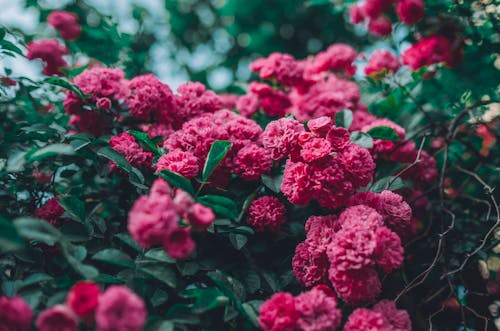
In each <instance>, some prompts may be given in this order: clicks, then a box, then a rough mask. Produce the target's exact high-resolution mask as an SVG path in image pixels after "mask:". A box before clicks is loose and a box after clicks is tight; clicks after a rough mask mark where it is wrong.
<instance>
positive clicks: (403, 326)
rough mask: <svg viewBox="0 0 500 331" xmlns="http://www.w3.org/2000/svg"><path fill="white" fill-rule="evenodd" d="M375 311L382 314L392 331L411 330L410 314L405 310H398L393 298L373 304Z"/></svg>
mask: <svg viewBox="0 0 500 331" xmlns="http://www.w3.org/2000/svg"><path fill="white" fill-rule="evenodd" d="M373 311H375V312H378V313H380V314H382V315H383V316H384V317H385V319H386V320H387V322H389V324H390V325H391V327H392V329H391V330H392V331H411V320H410V316H409V315H408V313H407V312H406V311H405V310H398V309H397V308H396V304H395V303H394V301H391V300H382V301H380V302H378V303H377V304H376V305H374V306H373Z"/></svg>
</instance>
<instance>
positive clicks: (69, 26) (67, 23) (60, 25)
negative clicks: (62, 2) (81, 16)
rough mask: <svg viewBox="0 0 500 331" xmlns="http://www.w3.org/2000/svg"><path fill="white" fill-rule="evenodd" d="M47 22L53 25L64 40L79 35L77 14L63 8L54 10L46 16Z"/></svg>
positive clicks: (75, 37) (79, 27) (80, 29)
mask: <svg viewBox="0 0 500 331" xmlns="http://www.w3.org/2000/svg"><path fill="white" fill-rule="evenodd" d="M47 23H49V25H51V26H53V27H54V28H55V29H56V30H57V31H58V32H59V33H60V34H61V37H62V38H63V39H65V40H75V39H78V37H80V34H81V32H82V27H81V26H80V24H78V16H77V15H76V14H75V13H70V12H67V11H65V10H54V11H53V12H51V13H50V14H49V16H47Z"/></svg>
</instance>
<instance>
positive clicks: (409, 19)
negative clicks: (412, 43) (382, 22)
mask: <svg viewBox="0 0 500 331" xmlns="http://www.w3.org/2000/svg"><path fill="white" fill-rule="evenodd" d="M424 8H425V3H424V2H423V1H422V0H400V1H399V2H398V4H397V5H396V13H397V14H398V17H399V20H400V21H401V22H403V23H405V24H409V25H410V24H415V23H417V22H418V21H420V20H421V19H422V18H423V17H424Z"/></svg>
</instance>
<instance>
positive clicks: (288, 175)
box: [281, 160, 313, 205]
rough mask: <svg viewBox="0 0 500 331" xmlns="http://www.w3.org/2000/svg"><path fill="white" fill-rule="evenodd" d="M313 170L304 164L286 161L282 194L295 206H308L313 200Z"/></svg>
mask: <svg viewBox="0 0 500 331" xmlns="http://www.w3.org/2000/svg"><path fill="white" fill-rule="evenodd" d="M312 184H313V183H312V181H311V168H310V167H309V166H308V165H307V164H305V163H302V162H292V161H290V160H287V161H286V164H285V171H284V173H283V181H282V182H281V192H282V193H283V194H284V195H285V196H286V197H287V199H288V201H290V202H291V203H293V204H295V205H306V204H307V203H308V202H309V201H311V199H312V198H313V196H312V193H313V187H312Z"/></svg>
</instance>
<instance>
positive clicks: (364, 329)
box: [344, 308, 392, 331]
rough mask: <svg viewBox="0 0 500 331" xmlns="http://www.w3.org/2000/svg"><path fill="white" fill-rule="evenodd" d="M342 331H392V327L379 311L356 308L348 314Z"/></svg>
mask: <svg viewBox="0 0 500 331" xmlns="http://www.w3.org/2000/svg"><path fill="white" fill-rule="evenodd" d="M344 331H392V328H391V326H390V324H389V323H388V322H387V320H386V319H385V318H384V316H383V315H382V314H381V313H379V312H376V311H373V310H370V309H366V308H358V309H356V310H354V311H353V312H352V313H351V315H350V316H349V319H348V320H347V323H346V324H345V325H344Z"/></svg>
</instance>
